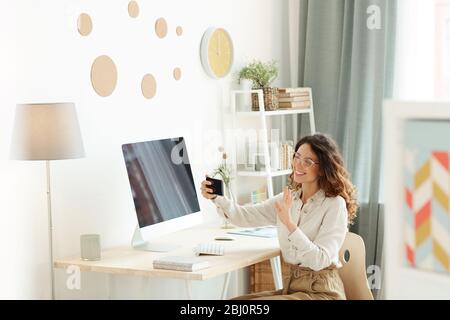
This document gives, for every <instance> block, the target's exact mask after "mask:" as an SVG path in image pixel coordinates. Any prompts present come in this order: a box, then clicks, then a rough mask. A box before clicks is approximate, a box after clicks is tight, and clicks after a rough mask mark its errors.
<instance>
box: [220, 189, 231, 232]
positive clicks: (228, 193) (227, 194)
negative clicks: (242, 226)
mask: <svg viewBox="0 0 450 320" xmlns="http://www.w3.org/2000/svg"><path fill="white" fill-rule="evenodd" d="M223 194H224V196H225V197H226V198H227V199H228V200H231V201H233V202H234V195H233V192H232V191H231V187H230V186H227V185H226V184H224V193H223ZM233 228H234V226H233V225H232V224H231V222H229V221H228V219H226V218H224V219H223V223H222V229H233Z"/></svg>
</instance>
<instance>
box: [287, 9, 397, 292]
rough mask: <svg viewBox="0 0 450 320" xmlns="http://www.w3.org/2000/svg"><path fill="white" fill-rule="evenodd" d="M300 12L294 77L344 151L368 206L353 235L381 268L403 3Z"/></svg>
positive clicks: (305, 128)
mask: <svg viewBox="0 0 450 320" xmlns="http://www.w3.org/2000/svg"><path fill="white" fill-rule="evenodd" d="M370 6H372V7H370ZM298 7H299V12H300V16H299V23H300V25H299V30H300V32H299V34H298V52H297V54H298V77H294V78H297V79H298V83H297V85H298V86H305V87H311V88H312V92H313V99H314V112H315V122H316V131H318V132H322V133H328V134H330V135H331V136H332V137H334V138H335V139H336V141H337V142H338V144H339V146H340V148H341V152H342V154H343V156H344V159H345V162H346V165H347V168H348V170H349V172H350V173H351V178H352V181H353V183H354V184H355V185H356V187H357V188H358V200H359V202H360V209H359V213H358V218H357V220H356V222H355V224H354V225H353V226H352V228H351V231H353V232H355V233H358V234H359V235H361V236H362V237H363V239H364V242H365V244H366V262H367V265H368V266H370V265H376V266H379V267H380V268H381V266H382V264H381V249H382V243H381V242H382V222H381V219H382V204H381V203H380V202H381V201H380V192H379V191H380V163H381V110H382V100H383V99H384V98H386V97H391V95H392V87H393V60H394V42H395V19H396V8H397V1H396V0H370V1H369V0H333V1H330V0H311V1H309V0H300V3H299V6H298V3H297V8H298ZM378 9H379V15H378V12H375V11H377V10H378ZM374 10H375V11H374ZM378 17H379V18H380V20H379V22H380V24H379V28H377V22H378V21H377V20H376V19H377V18H378ZM374 19H375V20H374ZM369 27H370V28H369ZM374 27H375V28H374ZM295 71H297V70H294V72H295ZM298 122H299V124H300V125H299V126H298V128H299V131H298V132H296V133H295V132H294V135H295V134H297V136H303V135H305V134H309V132H310V129H309V123H308V121H307V119H306V117H302V118H301V119H298ZM285 125H286V127H287V128H289V127H290V123H286V124H285ZM369 276H370V274H369ZM377 293H378V291H377V290H375V291H374V294H375V295H377Z"/></svg>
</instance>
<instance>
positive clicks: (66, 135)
mask: <svg viewBox="0 0 450 320" xmlns="http://www.w3.org/2000/svg"><path fill="white" fill-rule="evenodd" d="M81 157H84V147H83V141H82V138H81V132H80V126H79V124H78V119H77V114H76V110H75V105H74V104H73V103H36V104H18V105H17V106H16V116H15V120H14V130H13V134H12V142H11V159H17V160H62V159H74V158H81Z"/></svg>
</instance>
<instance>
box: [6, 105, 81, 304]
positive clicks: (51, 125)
mask: <svg viewBox="0 0 450 320" xmlns="http://www.w3.org/2000/svg"><path fill="white" fill-rule="evenodd" d="M81 157H84V148H83V142H82V138H81V133H80V127H79V125H78V119H77V114H76V110H75V105H74V104H73V103H36V104H18V105H17V106H16V116H15V121H14V130H13V134H12V141H11V159H15V160H45V162H46V170H47V204H48V206H47V208H48V228H49V229H48V236H49V255H50V261H49V263H50V279H51V285H52V299H55V279H54V273H53V221H52V203H51V200H52V199H51V188H50V160H63V159H75V158H81Z"/></svg>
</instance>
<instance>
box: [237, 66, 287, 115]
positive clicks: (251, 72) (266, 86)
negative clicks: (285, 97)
mask: <svg viewBox="0 0 450 320" xmlns="http://www.w3.org/2000/svg"><path fill="white" fill-rule="evenodd" d="M277 77H278V66H277V62H276V61H275V60H272V61H269V62H262V61H259V60H255V61H253V62H251V63H249V64H248V65H246V66H245V67H243V68H242V69H241V70H240V71H239V81H241V79H248V80H251V81H252V87H253V89H262V90H263V92H264V106H265V110H276V109H278V89H277V88H272V87H270V84H271V83H272V82H273V81H274V80H275V79H276V78H277ZM252 110H254V111H258V110H259V102H258V95H257V94H256V93H253V94H252Z"/></svg>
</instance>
